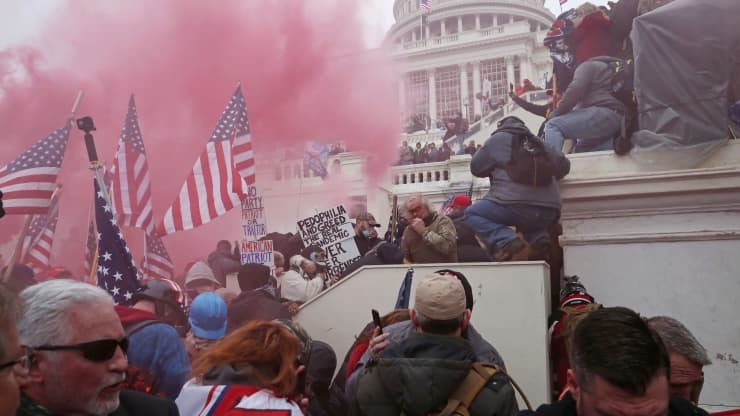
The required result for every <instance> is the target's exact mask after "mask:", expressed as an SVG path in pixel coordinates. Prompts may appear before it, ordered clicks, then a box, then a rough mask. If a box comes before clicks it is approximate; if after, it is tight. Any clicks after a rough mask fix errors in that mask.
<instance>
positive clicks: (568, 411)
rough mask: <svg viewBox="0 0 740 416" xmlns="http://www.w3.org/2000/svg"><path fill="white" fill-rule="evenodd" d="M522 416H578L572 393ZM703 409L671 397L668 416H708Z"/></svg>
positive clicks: (523, 413) (521, 414) (525, 412)
mask: <svg viewBox="0 0 740 416" xmlns="http://www.w3.org/2000/svg"><path fill="white" fill-rule="evenodd" d="M519 415H520V416H578V413H577V411H576V401H575V400H574V399H573V396H572V395H571V394H570V393H566V395H565V396H564V397H563V399H562V400H560V401H557V402H555V403H553V404H543V405H542V406H540V407H538V408H537V410H536V411H531V410H524V411H522V412H519ZM707 415H708V413H707V412H705V411H704V410H703V409H701V408H699V407H696V406H694V405H693V404H692V403H691V402H689V401H688V400H684V399H681V398H679V397H675V396H671V398H670V400H669V401H668V416H707Z"/></svg>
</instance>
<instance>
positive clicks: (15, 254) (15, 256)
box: [0, 90, 83, 282]
mask: <svg viewBox="0 0 740 416" xmlns="http://www.w3.org/2000/svg"><path fill="white" fill-rule="evenodd" d="M82 96H83V93H82V90H80V91H79V92H78V93H77V97H76V98H75V101H74V103H73V104H72V110H71V111H70V113H69V117H68V118H67V123H71V122H72V121H73V120H74V117H75V113H76V112H77V107H78V106H79V105H80V101H82ZM54 193H56V190H55V191H54ZM53 197H54V195H53V194H52V198H53ZM31 220H33V215H26V219H25V221H24V223H23V228H22V229H21V234H20V236H19V237H18V241H17V242H16V245H15V249H14V250H13V254H12V255H11V256H10V262H9V263H8V266H7V267H6V268H5V272H4V273H2V276H0V281H3V282H5V281H7V280H8V277H10V272H11V271H12V269H13V267H14V266H15V263H16V262H17V261H18V258H19V257H20V255H21V249H22V248H23V240H24V238H25V236H26V234H27V233H28V227H30V226H31Z"/></svg>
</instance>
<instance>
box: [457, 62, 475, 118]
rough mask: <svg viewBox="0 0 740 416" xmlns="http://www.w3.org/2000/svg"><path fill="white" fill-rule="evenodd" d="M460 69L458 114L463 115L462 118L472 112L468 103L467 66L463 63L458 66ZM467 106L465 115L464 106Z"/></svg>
mask: <svg viewBox="0 0 740 416" xmlns="http://www.w3.org/2000/svg"><path fill="white" fill-rule="evenodd" d="M459 67H460V114H462V115H463V117H468V114H470V112H471V111H473V108H472V107H471V106H470V104H472V103H469V102H468V64H467V63H464V64H462V65H460V66H459ZM466 103H467V104H468V111H467V113H468V114H466V113H465V104H466Z"/></svg>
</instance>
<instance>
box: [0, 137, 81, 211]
mask: <svg viewBox="0 0 740 416" xmlns="http://www.w3.org/2000/svg"><path fill="white" fill-rule="evenodd" d="M70 125H71V123H67V125H66V126H64V127H63V128H61V129H58V130H54V131H53V132H52V133H51V134H50V135H48V136H47V137H44V138H43V139H41V140H39V141H38V142H36V143H35V144H34V145H33V146H31V147H30V148H29V149H27V150H26V151H25V152H23V153H21V155H20V156H18V157H17V158H16V159H15V160H13V161H11V162H10V163H8V164H7V165H5V166H3V167H2V168H0V190H2V191H3V194H4V196H3V205H4V206H5V212H6V213H7V214H46V212H47V211H48V210H49V206H50V205H51V196H52V194H53V193H54V190H55V189H56V181H57V175H58V174H59V168H60V167H61V166H62V160H63V159H64V149H65V148H66V147H67V139H68V138H69V129H70Z"/></svg>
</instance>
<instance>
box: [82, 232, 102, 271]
mask: <svg viewBox="0 0 740 416" xmlns="http://www.w3.org/2000/svg"><path fill="white" fill-rule="evenodd" d="M97 256H98V232H97V231H95V222H94V221H93V219H92V218H90V221H89V223H88V225H87V241H86V242H85V261H84V262H83V264H82V270H83V272H84V276H85V281H86V282H88V283H93V284H95V279H94V276H95V274H94V273H92V272H91V271H92V270H93V268H95V269H97V267H98V263H97V261H96V258H97Z"/></svg>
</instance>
